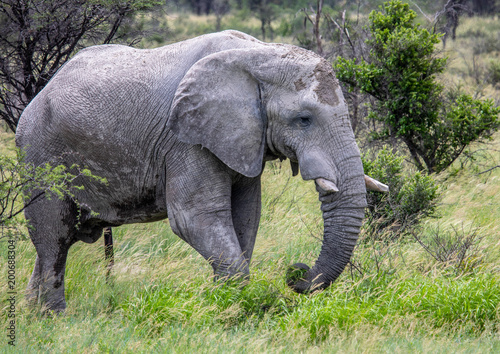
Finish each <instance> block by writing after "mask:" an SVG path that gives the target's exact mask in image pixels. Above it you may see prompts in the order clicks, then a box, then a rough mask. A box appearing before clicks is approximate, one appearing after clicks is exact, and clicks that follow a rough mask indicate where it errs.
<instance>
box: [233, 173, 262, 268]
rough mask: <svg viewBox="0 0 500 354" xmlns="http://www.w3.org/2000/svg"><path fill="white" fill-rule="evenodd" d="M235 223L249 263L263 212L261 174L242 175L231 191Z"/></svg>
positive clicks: (241, 245) (242, 248) (235, 228)
mask: <svg viewBox="0 0 500 354" xmlns="http://www.w3.org/2000/svg"><path fill="white" fill-rule="evenodd" d="M231 206H232V216H233V225H234V230H235V232H236V235H237V237H238V242H239V243H240V247H241V250H242V251H243V255H244V257H245V258H246V260H247V262H248V264H250V260H251V258H252V253H253V248H254V245H255V239H256V237H257V230H258V229H259V222H260V213H261V182H260V176H258V177H255V178H248V177H244V176H240V178H238V180H237V181H236V183H234V185H233V188H232V193H231Z"/></svg>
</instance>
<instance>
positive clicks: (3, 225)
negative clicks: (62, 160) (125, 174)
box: [0, 150, 106, 235]
mask: <svg viewBox="0 0 500 354" xmlns="http://www.w3.org/2000/svg"><path fill="white" fill-rule="evenodd" d="M82 178H86V179H93V180H96V181H98V182H101V183H106V180H105V179H103V178H100V177H96V176H93V175H92V174H91V172H90V171H89V170H88V169H85V168H80V167H79V166H77V165H73V166H71V168H69V169H68V168H67V167H66V166H64V165H62V164H61V165H57V161H54V163H53V164H49V163H46V164H44V165H40V166H35V165H33V164H30V163H26V162H25V160H24V155H23V154H22V152H20V151H19V150H16V156H15V157H11V156H7V155H0V231H1V232H2V234H4V233H7V235H9V234H12V231H13V230H17V228H18V227H19V225H20V224H23V223H24V219H20V218H18V217H17V216H18V215H19V214H21V212H22V211H23V210H24V209H25V208H26V207H28V206H29V205H31V204H33V203H36V202H37V200H39V199H40V198H49V199H50V198H60V199H64V198H71V199H73V200H74V201H75V203H76V204H77V205H78V206H80V204H79V202H78V200H77V199H76V193H77V192H78V191H80V190H82V189H83V186H81V185H80V183H81V182H82Z"/></svg>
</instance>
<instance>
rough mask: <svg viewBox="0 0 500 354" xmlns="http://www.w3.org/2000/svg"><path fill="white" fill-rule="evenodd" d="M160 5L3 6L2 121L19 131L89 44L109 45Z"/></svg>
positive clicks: (138, 0)
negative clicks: (133, 19) (137, 16)
mask: <svg viewBox="0 0 500 354" xmlns="http://www.w3.org/2000/svg"><path fill="white" fill-rule="evenodd" d="M161 3H162V2H161V1H156V0H126V1H120V0H92V1H81V0H78V1H66V0H50V1H45V0H43V1H42V0H35V1H19V0H8V1H2V2H0V83H1V92H0V104H1V105H2V106H3V107H2V109H1V110H0V119H2V120H3V121H4V122H6V123H7V124H8V126H9V128H10V129H11V130H12V131H15V129H16V126H17V122H18V120H19V117H20V116H21V113H22V111H23V110H24V108H25V107H26V106H27V105H28V103H29V102H30V101H31V100H32V99H33V98H34V97H35V96H36V95H37V94H38V92H40V91H41V90H42V88H43V87H44V86H45V85H46V84H47V82H48V81H49V80H50V78H51V77H52V76H53V75H54V74H55V73H56V71H57V70H58V69H59V68H60V67H61V66H62V65H63V64H64V63H65V62H66V61H67V60H68V59H69V58H70V57H71V56H72V55H73V54H74V53H75V52H76V51H77V50H78V49H80V48H82V47H83V46H84V44H86V45H88V44H98V43H110V42H112V41H113V40H116V39H117V38H118V37H121V38H122V39H124V38H125V34H124V33H120V32H119V29H120V27H121V26H122V25H123V24H124V22H126V20H127V19H128V18H130V16H131V15H132V14H133V13H135V12H137V11H140V10H146V9H150V8H151V7H153V6H154V5H159V4H161Z"/></svg>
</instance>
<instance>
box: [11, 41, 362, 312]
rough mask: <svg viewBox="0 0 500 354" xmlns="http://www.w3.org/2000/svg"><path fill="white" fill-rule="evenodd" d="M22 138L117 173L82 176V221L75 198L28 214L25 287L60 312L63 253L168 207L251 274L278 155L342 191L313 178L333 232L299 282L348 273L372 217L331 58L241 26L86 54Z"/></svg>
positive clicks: (57, 79)
mask: <svg viewBox="0 0 500 354" xmlns="http://www.w3.org/2000/svg"><path fill="white" fill-rule="evenodd" d="M16 142H17V145H18V146H19V147H22V148H24V149H25V150H26V156H27V160H28V161H30V162H33V163H35V164H42V163H45V162H53V163H54V162H55V163H60V161H64V163H65V164H68V165H70V164H72V163H77V164H79V165H80V166H87V167H88V168H89V169H90V170H91V171H92V172H93V174H95V175H98V176H101V177H105V178H106V179H107V180H108V184H107V185H104V184H101V183H98V182H93V181H89V180H88V179H87V180H80V181H78V182H79V183H83V184H84V185H85V190H84V191H82V192H80V194H79V195H78V200H79V202H80V203H81V208H82V213H81V220H80V221H81V226H79V227H76V224H77V222H78V210H77V206H76V204H75V203H74V202H73V201H71V200H69V199H67V200H64V201H61V200H58V199H57V198H52V199H51V200H48V199H43V200H41V201H39V202H37V203H35V204H34V205H32V206H30V207H29V208H28V209H27V210H26V217H27V219H28V220H29V222H30V224H31V225H32V226H33V227H34V228H33V229H30V234H31V239H32V241H33V243H34V245H35V248H36V251H37V258H36V264H35V268H34V271H33V275H32V277H31V280H30V282H29V285H28V297H29V298H30V299H32V300H35V301H36V300H38V301H39V302H41V303H42V304H45V305H46V306H47V308H48V309H51V310H55V311H60V310H63V309H64V308H65V307H66V302H65V298H64V272H65V266H66V257H67V253H68V249H69V248H70V247H71V245H73V244H74V243H75V242H77V241H84V242H88V243H91V242H95V241H96V240H97V239H98V238H99V237H100V236H101V234H102V229H103V227H105V226H117V225H122V224H129V223H137V222H150V221H156V220H160V219H164V218H167V217H168V218H169V219H170V224H171V227H172V229H173V231H174V232H175V233H176V234H177V235H179V237H181V238H182V239H183V240H185V241H186V242H187V243H189V244H190V245H191V246H192V247H194V248H195V249H196V250H197V251H198V252H199V253H200V254H201V255H202V256H203V257H204V258H206V259H207V260H209V261H210V262H211V265H212V267H213V269H214V272H215V274H216V275H234V274H240V275H241V274H243V275H247V274H248V272H249V270H248V267H249V263H250V259H251V257H252V251H253V248H254V243H255V237H256V234H257V229H258V225H259V218H260V210H261V183H260V178H261V174H262V170H263V168H264V164H265V162H266V161H269V160H273V159H276V158H288V159H290V160H291V161H292V165H295V166H296V163H297V162H298V165H299V167H300V172H301V174H302V177H303V179H305V180H317V179H318V178H323V179H324V180H326V181H330V182H333V183H334V184H335V185H336V186H337V188H338V189H339V192H336V193H331V192H332V191H326V190H324V189H322V188H321V187H319V185H317V190H318V192H319V198H320V200H321V201H322V207H321V209H322V211H323V215H324V225H325V226H324V227H325V231H324V242H323V246H322V249H321V253H320V255H319V258H318V260H317V261H316V264H315V265H314V267H313V268H311V269H310V270H309V271H308V272H307V273H306V274H305V276H304V278H303V279H301V280H298V281H296V282H295V283H294V284H290V285H291V287H292V288H293V289H294V290H296V291H298V292H306V291H308V290H310V289H311V287H319V288H326V287H327V286H328V285H330V283H331V282H333V281H334V280H335V279H336V278H337V277H338V276H339V274H340V273H341V272H342V271H343V269H344V267H345V265H346V263H347V262H348V261H349V258H350V257H351V253H352V250H353V248H354V245H355V243H356V239H357V237H358V233H359V228H360V225H361V221H362V218H363V216H364V208H365V205H366V200H365V194H366V189H365V182H364V179H363V176H364V174H363V167H362V164H361V160H360V154H359V150H358V148H357V146H356V143H355V140H354V135H353V132H352V129H351V125H350V123H349V118H348V112H347V106H346V104H345V102H344V98H343V96H342V92H341V89H340V87H339V84H338V81H337V80H336V79H335V77H334V74H333V73H332V71H331V67H330V65H328V63H327V62H326V61H324V60H323V59H322V58H320V57H319V56H317V55H316V54H314V53H312V52H309V51H306V50H303V49H300V48H298V47H294V46H290V45H282V44H266V43H263V42H260V41H257V40H256V39H254V38H253V37H250V36H248V35H245V34H243V33H240V32H236V31H226V32H221V33H217V34H209V35H205V36H201V37H197V38H194V39H191V40H187V41H184V42H180V43H177V44H172V45H168V46H165V47H161V48H157V49H151V50H139V49H133V48H129V47H125V46H119V45H105V46H95V47H91V48H87V49H85V50H82V51H81V52H80V53H78V54H77V55H76V56H75V57H74V58H73V59H72V60H71V61H69V62H68V63H67V64H66V65H65V66H64V67H63V68H62V69H61V70H60V71H59V72H58V73H57V74H56V75H55V76H54V78H53V79H52V80H51V81H50V82H49V83H48V85H47V86H46V87H45V88H44V89H43V91H42V92H40V94H39V95H38V96H37V97H36V98H35V99H34V100H33V101H32V102H31V104H30V105H29V106H28V107H27V108H26V110H25V111H24V113H23V115H22V117H21V120H20V123H19V126H18V129H17V136H16ZM90 210H92V211H95V212H97V213H98V216H92V215H91V213H90Z"/></svg>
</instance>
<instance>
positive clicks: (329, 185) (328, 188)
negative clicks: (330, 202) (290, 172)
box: [315, 178, 339, 193]
mask: <svg viewBox="0 0 500 354" xmlns="http://www.w3.org/2000/svg"><path fill="white" fill-rule="evenodd" d="M315 182H316V184H317V185H318V186H319V187H320V188H321V189H322V190H324V191H325V192H329V193H335V192H338V191H339V189H338V188H337V186H336V185H335V183H333V182H332V181H329V180H327V179H324V178H316V179H315Z"/></svg>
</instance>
